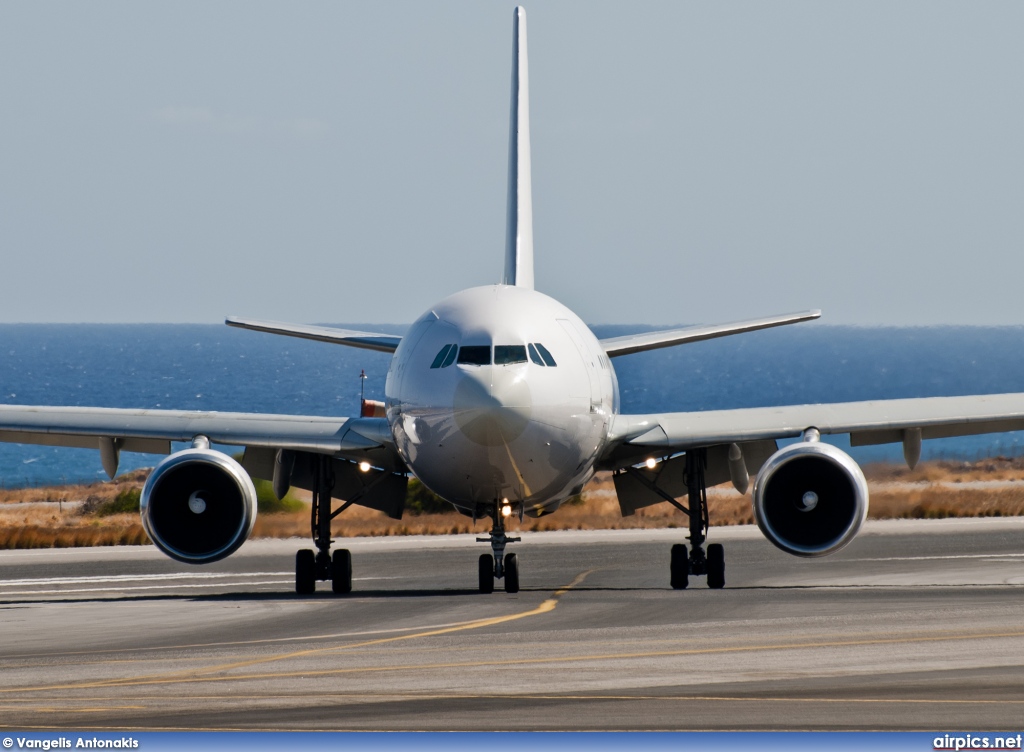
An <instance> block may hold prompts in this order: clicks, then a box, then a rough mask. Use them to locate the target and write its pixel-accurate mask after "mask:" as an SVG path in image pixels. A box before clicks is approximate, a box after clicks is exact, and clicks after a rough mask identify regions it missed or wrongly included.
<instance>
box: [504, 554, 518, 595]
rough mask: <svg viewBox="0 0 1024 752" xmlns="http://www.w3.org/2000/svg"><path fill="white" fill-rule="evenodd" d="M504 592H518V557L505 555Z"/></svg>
mask: <svg viewBox="0 0 1024 752" xmlns="http://www.w3.org/2000/svg"><path fill="white" fill-rule="evenodd" d="M505 592H506V593H518V592H519V557H518V556H516V555H515V554H505Z"/></svg>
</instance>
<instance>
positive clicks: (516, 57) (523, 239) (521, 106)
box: [501, 8, 533, 290]
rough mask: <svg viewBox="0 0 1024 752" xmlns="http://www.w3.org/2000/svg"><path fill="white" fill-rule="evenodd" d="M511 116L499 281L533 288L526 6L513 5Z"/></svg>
mask: <svg viewBox="0 0 1024 752" xmlns="http://www.w3.org/2000/svg"><path fill="white" fill-rule="evenodd" d="M512 40H513V41H512V116H511V122H510V124H509V136H508V224H507V227H506V231H505V276H504V277H503V278H502V280H501V281H502V284H506V285H515V286H516V287H528V288H530V289H531V290H532V289H533V198H532V192H531V189H530V78H529V73H528V70H527V62H526V10H525V9H524V8H516V9H515V13H514V15H513V33H512Z"/></svg>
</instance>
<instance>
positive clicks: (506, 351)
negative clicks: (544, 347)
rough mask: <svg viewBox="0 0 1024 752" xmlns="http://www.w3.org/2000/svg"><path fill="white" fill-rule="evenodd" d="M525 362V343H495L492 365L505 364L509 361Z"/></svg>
mask: <svg viewBox="0 0 1024 752" xmlns="http://www.w3.org/2000/svg"><path fill="white" fill-rule="evenodd" d="M525 362H526V345H495V346H494V365H496V366H505V365H509V364H510V363H525Z"/></svg>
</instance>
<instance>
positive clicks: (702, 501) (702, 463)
mask: <svg viewBox="0 0 1024 752" xmlns="http://www.w3.org/2000/svg"><path fill="white" fill-rule="evenodd" d="M707 464H708V457H707V450H706V449H691V450H690V451H688V452H687V453H686V498H687V506H686V507H685V508H684V507H683V506H682V505H680V504H679V503H678V502H676V501H674V500H672V502H673V504H675V505H676V506H677V507H679V509H680V510H681V511H683V512H684V513H685V514H686V515H687V516H689V518H690V545H691V546H693V550H692V551H690V552H687V550H686V546H685V545H684V544H682V543H677V544H675V545H674V546H672V562H671V566H670V571H671V579H670V582H671V585H672V587H673V589H675V590H683V589H685V588H686V586H687V585H689V584H690V575H697V576H699V575H707V578H708V580H707V581H708V587H709V588H711V589H712V590H717V589H719V588H723V587H725V549H724V548H722V544H721V543H711V544H710V545H708V549H707V553H705V551H704V542H705V541H706V540H707V530H708V493H707V486H706V485H705V484H704V469H705V468H706V467H707ZM687 553H689V555H687Z"/></svg>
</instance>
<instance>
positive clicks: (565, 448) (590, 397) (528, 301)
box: [385, 285, 619, 516]
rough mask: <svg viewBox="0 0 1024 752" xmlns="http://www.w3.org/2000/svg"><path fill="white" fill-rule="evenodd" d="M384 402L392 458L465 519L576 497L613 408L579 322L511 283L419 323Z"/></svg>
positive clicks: (441, 307) (540, 508)
mask: <svg viewBox="0 0 1024 752" xmlns="http://www.w3.org/2000/svg"><path fill="white" fill-rule="evenodd" d="M456 348H458V349H457V350H456ZM550 363H554V365H550ZM385 394H386V398H387V416H388V422H389V424H390V426H391V431H392V434H393V435H394V438H395V443H396V445H397V447H398V451H399V452H400V453H401V455H402V458H403V459H404V460H405V462H406V463H407V464H408V466H409V468H410V469H411V470H412V472H413V474H415V475H416V477H417V478H419V479H420V481H422V482H423V484H424V485H426V486H427V488H429V489H430V490H432V491H434V492H435V493H436V494H438V495H439V496H442V497H443V498H445V499H447V500H448V501H450V502H452V503H453V504H455V505H457V506H459V507H461V508H463V509H465V510H467V511H477V510H479V511H480V512H481V513H483V510H485V509H488V508H490V505H492V504H493V503H494V502H496V501H501V500H505V499H507V500H508V501H509V502H510V503H512V504H515V505H518V504H522V506H523V510H524V511H525V512H526V513H527V514H529V515H531V516H534V515H538V514H543V513H545V512H547V511H551V510H553V509H555V508H557V506H558V505H559V504H560V503H561V502H562V501H564V500H565V499H566V498H568V497H569V496H571V495H572V494H575V493H579V490H580V488H581V487H582V485H583V484H584V483H585V482H586V481H587V479H589V478H590V476H591V475H592V474H593V468H594V463H595V461H596V460H597V458H598V456H599V455H600V453H601V450H602V449H603V447H604V445H605V442H606V440H607V437H608V430H609V426H610V424H611V420H612V415H613V414H614V413H616V412H618V407H619V405H618V402H619V394H618V385H617V383H616V379H615V371H614V369H613V368H612V364H611V361H610V360H609V358H608V356H607V355H606V354H605V352H604V350H603V349H602V348H601V345H600V344H599V343H598V341H597V338H596V337H595V336H594V335H593V333H592V332H591V331H590V329H589V328H588V327H587V326H586V325H585V324H584V323H583V322H582V321H581V320H580V318H579V317H578V316H576V314H574V313H573V312H572V311H570V310H569V309H568V308H566V307H565V306H563V305H562V304H560V303H559V302H558V301H556V300H553V299H552V298H550V297H548V296H546V295H544V294H542V293H539V292H536V291H535V290H531V289H527V288H523V287H513V286H508V285H492V286H488V287H475V288H471V289H469V290H463V291H462V292H459V293H456V294H455V295H452V296H451V297H449V298H446V299H445V300H442V301H441V302H440V303H438V304H437V305H436V306H434V307H433V308H431V309H430V310H429V311H427V313H425V314H424V315H422V316H420V318H419V319H417V320H416V322H415V323H413V325H412V326H411V327H410V329H409V332H408V334H406V336H405V337H403V338H402V342H401V344H400V345H399V347H398V349H397V350H396V352H395V355H394V358H393V359H392V361H391V367H390V369H389V371H388V377H387V384H386V387H385Z"/></svg>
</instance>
